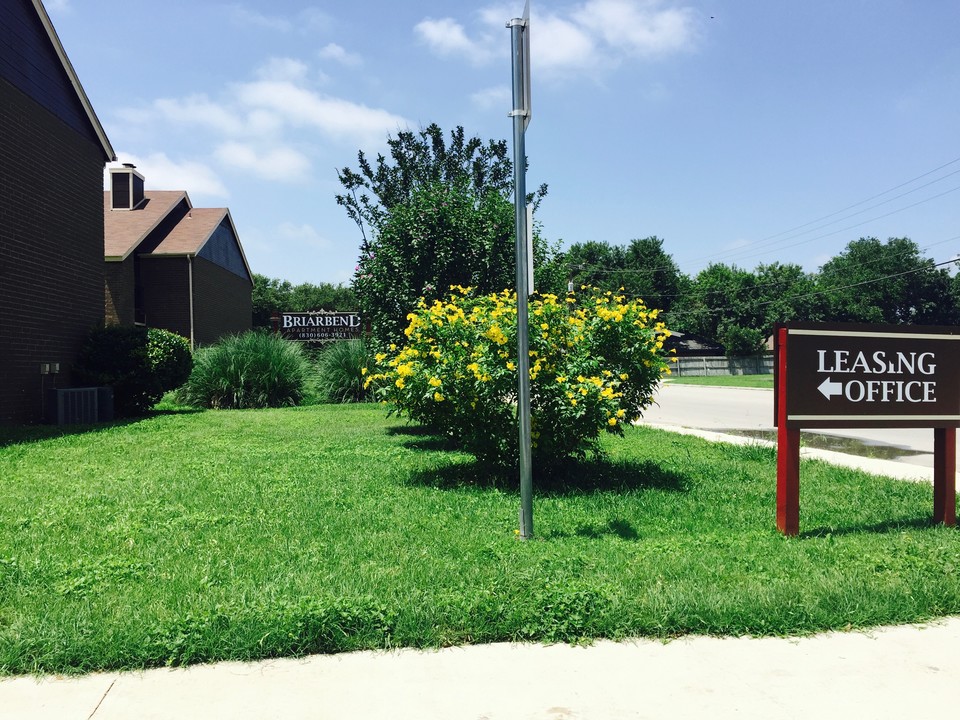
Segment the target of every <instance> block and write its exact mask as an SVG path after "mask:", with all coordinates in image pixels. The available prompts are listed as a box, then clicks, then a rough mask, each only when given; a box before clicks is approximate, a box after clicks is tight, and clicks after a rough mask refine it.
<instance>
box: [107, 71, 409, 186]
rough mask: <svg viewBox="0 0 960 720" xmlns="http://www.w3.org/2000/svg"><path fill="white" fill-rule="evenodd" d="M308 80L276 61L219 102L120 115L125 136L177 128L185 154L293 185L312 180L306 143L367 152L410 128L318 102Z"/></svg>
mask: <svg viewBox="0 0 960 720" xmlns="http://www.w3.org/2000/svg"><path fill="white" fill-rule="evenodd" d="M311 78H315V75H314V74H313V73H311V69H310V67H309V66H308V65H307V64H306V63H304V62H302V61H300V60H296V59H292V58H285V57H274V58H271V59H269V60H268V61H266V62H265V63H264V64H263V65H261V66H260V67H259V68H258V69H257V70H256V71H255V72H254V74H253V79H250V80H248V81H246V82H239V83H235V84H232V85H229V86H227V87H225V88H223V90H222V92H221V93H220V94H219V96H216V97H210V96H208V95H206V94H193V95H186V96H184V97H180V98H160V99H157V100H154V101H153V102H152V103H150V104H149V105H147V106H145V107H140V108H127V109H123V110H121V111H120V112H119V115H120V116H121V117H122V118H123V119H124V120H125V122H126V123H127V125H128V126H129V128H128V129H130V131H132V132H135V131H136V130H138V129H140V130H142V134H143V135H144V136H145V137H155V136H156V135H157V133H158V132H159V130H158V128H159V127H160V126H162V127H163V128H164V130H169V129H170V128H179V129H180V131H181V133H182V136H181V137H182V141H181V145H182V147H191V148H198V149H200V151H201V152H203V153H204V154H205V155H206V156H207V157H208V158H209V159H210V160H213V161H216V163H218V164H220V165H222V166H225V167H230V168H232V169H234V170H240V171H244V172H247V173H250V174H253V175H255V176H258V177H261V178H267V179H270V180H291V181H293V180H302V179H304V178H305V177H307V176H308V175H309V172H310V166H311V162H310V160H309V159H308V156H307V155H306V154H304V152H302V148H305V147H306V146H307V143H312V144H324V143H326V144H330V143H333V144H340V143H342V144H345V145H347V146H349V147H350V148H351V150H353V151H355V148H357V147H361V148H364V149H366V150H371V149H373V148H376V147H380V146H382V145H383V143H384V141H385V139H386V137H387V136H388V135H390V134H393V133H396V132H397V131H398V130H400V129H403V128H406V127H409V126H410V125H411V123H410V122H409V121H408V120H406V119H405V118H403V117H401V116H399V115H396V114H394V113H391V112H389V111H388V110H385V109H382V108H375V107H369V106H367V105H363V104H361V103H357V102H354V101H352V100H348V99H346V98H342V97H336V96H332V95H326V94H323V93H321V92H319V91H317V90H316V89H315V88H314V86H312V85H311V84H310V82H309V81H310V79H311ZM302 129H307V130H308V131H309V132H308V135H309V139H306V138H299V139H297V140H293V139H292V138H293V137H294V136H295V135H296V133H297V131H298V130H302ZM185 131H187V132H189V135H188V134H186V132H185ZM294 146H296V147H298V148H301V150H294V149H293V147H294ZM210 148H214V149H213V150H212V151H211V150H210ZM151 149H152V148H151Z"/></svg>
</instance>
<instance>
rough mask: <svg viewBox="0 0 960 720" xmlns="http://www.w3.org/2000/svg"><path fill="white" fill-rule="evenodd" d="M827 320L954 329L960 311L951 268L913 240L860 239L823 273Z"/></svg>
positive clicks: (848, 247)
mask: <svg viewBox="0 0 960 720" xmlns="http://www.w3.org/2000/svg"><path fill="white" fill-rule="evenodd" d="M818 285H819V287H820V290H821V292H822V293H823V297H824V303H825V307H826V310H825V312H826V316H827V317H828V318H829V319H830V320H835V321H842V322H871V323H892V324H913V325H952V324H956V323H958V322H960V307H958V304H957V301H956V295H955V294H954V292H953V281H952V279H951V277H950V273H949V271H948V270H947V269H946V268H937V267H936V265H935V263H934V261H933V260H931V259H929V258H926V257H923V256H922V255H921V253H920V248H919V247H917V244H916V243H915V242H913V241H912V240H910V239H909V238H905V237H904V238H889V239H888V240H887V242H885V243H884V242H881V241H880V240H878V239H877V238H874V237H866V238H860V239H859V240H854V241H853V242H851V243H850V244H848V245H847V247H846V249H845V250H844V252H842V253H840V254H839V255H837V256H836V257H834V258H832V259H831V260H830V261H828V262H827V263H825V264H824V265H823V266H822V267H821V268H820V273H819V276H818Z"/></svg>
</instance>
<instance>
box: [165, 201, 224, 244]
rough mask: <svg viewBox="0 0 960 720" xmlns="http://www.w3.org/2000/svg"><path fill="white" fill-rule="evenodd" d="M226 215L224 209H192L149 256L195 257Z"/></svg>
mask: <svg viewBox="0 0 960 720" xmlns="http://www.w3.org/2000/svg"><path fill="white" fill-rule="evenodd" d="M226 215H227V209H226V208H193V209H192V210H190V212H188V213H187V214H186V215H185V216H184V217H183V219H182V220H181V221H180V222H179V223H177V226H176V227H175V228H173V230H171V231H170V233H169V234H168V235H167V236H166V237H165V238H164V239H163V240H161V241H160V244H159V245H157V247H156V248H155V249H154V251H153V252H152V253H150V254H151V255H196V254H197V253H198V252H200V249H201V248H202V247H203V245H204V243H206V242H207V240H208V239H209V238H210V236H211V235H212V234H213V231H214V230H216V229H217V227H219V225H220V223H221V222H223V218H224V217H226Z"/></svg>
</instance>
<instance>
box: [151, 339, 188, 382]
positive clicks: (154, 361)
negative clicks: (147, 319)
mask: <svg viewBox="0 0 960 720" xmlns="http://www.w3.org/2000/svg"><path fill="white" fill-rule="evenodd" d="M147 360H148V361H149V363H150V368H151V369H152V370H153V372H154V373H155V374H156V375H157V379H158V380H159V381H160V387H161V388H162V389H163V390H164V392H166V391H167V390H176V389H177V388H178V387H180V386H181V385H183V384H184V383H185V382H186V381H187V380H188V379H189V378H190V371H191V370H192V369H193V355H192V354H191V352H190V341H189V340H187V339H186V338H185V337H183V336H181V335H177V334H176V333H173V332H170V331H169V330H161V329H160V328H149V329H148V330H147Z"/></svg>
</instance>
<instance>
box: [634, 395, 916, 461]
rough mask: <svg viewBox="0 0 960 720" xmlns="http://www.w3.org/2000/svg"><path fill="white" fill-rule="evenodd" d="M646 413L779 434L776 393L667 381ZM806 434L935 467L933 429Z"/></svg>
mask: <svg viewBox="0 0 960 720" xmlns="http://www.w3.org/2000/svg"><path fill="white" fill-rule="evenodd" d="M654 399H655V404H654V405H652V406H651V407H649V408H648V409H647V411H646V412H645V413H644V417H643V419H644V421H645V422H648V423H652V424H655V425H679V426H681V427H688V428H697V429H700V430H712V431H715V432H722V431H725V430H732V431H737V433H734V434H743V433H747V434H752V433H758V434H759V433H761V432H773V431H774V430H775V428H774V426H773V391H772V390H759V389H751V388H726V387H723V388H721V387H704V386H700V385H681V384H675V383H669V382H668V383H666V384H664V385H662V386H661V387H660V390H659V391H658V393H657V395H656V396H655V398H654ZM801 436H802V437H804V438H807V439H808V440H809V441H811V442H814V441H815V442H822V443H823V447H825V448H826V449H835V450H838V451H841V452H848V453H852V454H860V455H867V456H875V457H883V458H886V459H890V460H897V461H899V462H907V463H911V464H915V465H922V466H924V467H932V466H933V430H932V429H927V428H919V429H918V428H877V429H850V430H846V429H844V430H834V429H831V430H829V431H817V432H813V431H806V430H804V431H803V432H802V433H801Z"/></svg>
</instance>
